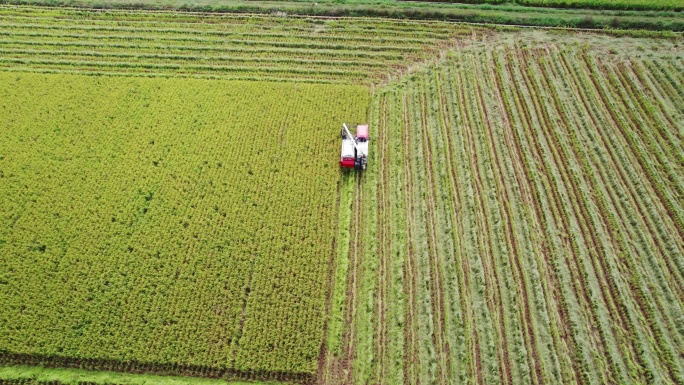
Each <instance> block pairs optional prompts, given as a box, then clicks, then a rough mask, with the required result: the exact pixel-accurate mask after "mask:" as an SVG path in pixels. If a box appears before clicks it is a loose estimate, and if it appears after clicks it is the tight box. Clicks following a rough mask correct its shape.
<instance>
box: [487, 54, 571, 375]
mask: <svg viewBox="0 0 684 385" xmlns="http://www.w3.org/2000/svg"><path fill="white" fill-rule="evenodd" d="M494 60H495V62H494V63H492V64H493V67H494V68H497V69H496V70H495V72H496V74H495V76H494V82H495V84H496V88H495V89H496V90H498V92H497V93H496V94H497V99H498V100H499V105H500V107H501V111H504V114H502V118H503V120H504V123H505V124H504V127H508V128H509V130H508V131H504V141H505V142H506V143H507V144H508V148H510V149H511V159H512V160H513V161H514V163H516V164H518V165H520V166H521V167H513V171H514V175H515V180H516V181H517V185H518V186H520V190H521V199H523V200H526V201H528V202H532V203H533V204H531V206H532V207H534V212H535V216H536V218H537V221H538V223H539V224H542V225H543V224H544V220H543V219H542V216H541V214H540V213H539V207H540V206H539V204H538V202H537V197H536V195H534V194H533V192H532V191H531V190H530V186H529V185H528V184H527V180H528V179H527V175H526V174H527V167H526V165H525V163H524V161H523V159H524V158H523V155H522V154H521V152H520V147H519V144H518V143H517V137H516V135H515V134H514V133H513V132H512V131H511V130H510V129H511V128H512V127H513V126H512V125H513V123H512V116H511V114H512V113H511V111H510V107H509V104H508V102H507V101H506V100H507V99H506V98H505V95H504V94H503V93H504V92H505V91H504V88H503V79H502V78H500V76H501V75H500V73H499V70H498V67H497V66H498V63H497V62H496V59H494ZM520 170H523V173H524V174H525V175H524V176H522V175H520V174H521V171H520ZM525 187H526V188H525ZM525 195H527V196H528V197H527V199H525V198H524V196H525ZM506 202H507V201H506ZM509 210H510V206H509ZM509 223H510V222H509ZM509 238H510V239H511V240H512V243H511V245H512V246H513V250H516V246H515V243H514V242H513V240H514V232H513V229H512V228H509ZM542 248H543V251H542V254H543V255H549V254H550V251H549V250H548V246H547V244H546V243H543V244H542ZM514 256H515V257H514V258H513V260H514V262H515V263H514V265H515V270H516V272H517V274H516V278H517V280H518V282H519V287H520V289H521V294H522V296H521V299H520V304H521V305H522V308H523V312H522V314H521V315H520V321H521V324H522V326H523V335H524V336H525V338H524V341H525V344H526V345H527V350H528V351H529V352H530V355H529V356H528V357H530V358H528V360H529V359H532V361H531V362H529V361H528V362H529V367H530V368H533V369H534V367H535V364H534V362H535V358H534V356H533V353H534V349H535V347H534V344H533V343H531V342H530V340H532V341H534V336H533V335H532V330H533V329H532V312H531V310H530V304H529V298H530V294H529V293H528V288H527V282H526V279H525V276H524V273H523V272H524V269H523V267H522V263H521V260H520V254H518V253H517V252H516V253H515V254H514ZM550 272H551V273H552V272H553V271H552V270H550ZM552 281H553V282H554V285H553V286H554V287H557V286H558V284H557V283H555V282H557V278H556V277H555V274H552ZM556 291H558V290H556ZM547 292H551V290H545V293H547ZM547 301H548V299H547ZM560 303H561V304H562V303H563V302H562V301H561V302H560ZM563 309H564V308H561V310H562V311H561V319H563V320H567V317H563V314H564V313H567V310H565V311H563ZM564 325H565V329H564V330H567V328H568V325H567V322H564ZM568 333H569V332H567V331H566V332H565V333H564V334H568ZM535 375H536V376H532V378H531V379H532V381H535V380H536V381H537V382H536V383H538V384H540V383H541V382H540V381H541V378H540V376H539V372H537V371H535Z"/></svg>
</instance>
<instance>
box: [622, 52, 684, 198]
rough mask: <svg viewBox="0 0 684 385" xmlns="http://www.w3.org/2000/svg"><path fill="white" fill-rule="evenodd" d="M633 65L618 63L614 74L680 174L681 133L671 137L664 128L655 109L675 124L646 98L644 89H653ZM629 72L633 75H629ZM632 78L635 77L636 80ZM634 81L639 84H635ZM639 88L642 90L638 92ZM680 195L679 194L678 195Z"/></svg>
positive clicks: (683, 157) (682, 155)
mask: <svg viewBox="0 0 684 385" xmlns="http://www.w3.org/2000/svg"><path fill="white" fill-rule="evenodd" d="M633 66H634V64H633V63H632V62H630V63H629V64H627V63H618V64H617V66H616V69H617V71H615V74H616V75H617V76H618V78H619V80H620V82H621V83H622V85H623V88H624V89H625V90H627V91H628V93H629V94H630V95H629V96H631V99H632V100H636V103H635V105H636V106H638V109H639V111H640V113H641V116H644V117H645V118H646V119H647V120H648V121H649V123H650V125H651V127H655V128H656V129H655V131H656V132H657V133H658V135H659V136H658V137H657V138H656V139H658V138H659V139H660V140H657V143H659V144H662V146H663V148H662V151H663V152H664V153H665V156H670V157H674V158H675V159H676V162H675V166H676V167H678V168H679V172H678V174H679V175H681V171H682V170H681V168H682V167H683V166H684V151H682V148H681V147H680V146H678V144H679V143H681V141H682V138H681V135H678V136H679V137H678V138H674V137H672V136H671V135H670V133H669V132H668V131H667V130H666V127H664V125H663V123H664V122H663V119H662V118H660V117H658V112H657V111H660V114H661V115H662V116H663V117H664V118H665V119H664V120H665V121H667V123H669V124H671V125H672V126H673V127H676V126H677V125H676V124H674V122H673V121H672V118H671V117H670V116H669V115H668V114H667V113H665V111H663V109H662V104H661V103H657V104H656V106H653V105H652V103H651V102H650V101H648V100H647V99H646V98H647V96H646V91H648V92H649V93H651V94H653V90H652V89H651V88H650V86H649V85H648V84H646V83H644V81H643V80H642V79H641V77H640V76H639V75H638V74H637V73H636V71H634V68H633ZM630 73H631V74H632V75H633V77H632V76H630ZM634 78H636V80H635V79H634ZM636 82H638V83H639V84H636ZM639 90H641V91H642V92H639ZM656 109H657V111H656ZM674 134H675V135H676V134H677V131H676V130H675V131H674ZM681 196H682V195H681V194H680V197H681ZM681 199H684V197H682V198H680V200H681Z"/></svg>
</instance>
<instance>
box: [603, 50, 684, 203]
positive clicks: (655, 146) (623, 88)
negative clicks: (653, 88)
mask: <svg viewBox="0 0 684 385" xmlns="http://www.w3.org/2000/svg"><path fill="white" fill-rule="evenodd" d="M597 65H598V67H599V70H601V72H602V73H603V74H604V75H605V74H607V71H608V70H607V69H606V66H605V64H604V63H603V62H602V61H601V59H598V60H597ZM618 68H619V67H618ZM611 73H612V74H613V76H609V77H608V78H609V82H610V84H611V85H612V88H613V89H614V90H619V91H618V92H617V94H618V96H619V100H620V101H622V103H623V104H624V105H627V106H629V108H627V116H629V120H630V122H631V123H632V124H631V127H633V128H634V129H633V130H632V131H633V132H634V135H635V136H636V137H637V138H639V140H640V141H641V142H643V146H644V147H645V148H646V151H647V155H648V154H653V155H652V156H653V157H655V158H656V160H657V162H656V164H657V165H659V166H660V167H659V169H660V174H665V177H664V178H663V177H661V178H662V179H664V181H665V183H667V184H668V185H669V187H670V189H672V190H674V196H675V204H676V205H677V206H679V205H680V203H681V200H682V199H677V198H676V197H677V196H679V197H684V187H683V186H682V183H681V180H680V178H679V177H678V175H677V174H676V171H675V170H673V169H672V166H671V165H670V162H668V160H669V159H668V157H667V153H669V152H670V151H668V150H667V148H664V147H663V146H661V145H660V143H661V142H664V143H667V142H668V141H669V140H670V139H669V138H666V139H665V140H661V141H655V140H654V138H653V137H652V135H651V131H653V130H652V129H653V128H654V127H653V126H654V125H656V124H654V122H653V121H651V122H649V123H651V124H648V126H649V127H647V128H648V129H644V126H645V124H644V123H646V122H644V121H643V120H640V119H639V117H638V116H636V111H638V112H641V114H640V116H643V117H645V118H648V114H646V113H644V108H643V106H642V105H641V104H640V103H639V100H636V101H635V100H634V99H635V96H634V95H631V94H630V91H633V90H632V89H631V87H630V86H629V84H626V81H625V80H624V79H623V77H622V74H621V72H620V71H612V72H611ZM655 131H656V132H659V133H660V131H661V130H660V129H659V128H655ZM680 155H681V154H680ZM679 208H680V209H681V207H679Z"/></svg>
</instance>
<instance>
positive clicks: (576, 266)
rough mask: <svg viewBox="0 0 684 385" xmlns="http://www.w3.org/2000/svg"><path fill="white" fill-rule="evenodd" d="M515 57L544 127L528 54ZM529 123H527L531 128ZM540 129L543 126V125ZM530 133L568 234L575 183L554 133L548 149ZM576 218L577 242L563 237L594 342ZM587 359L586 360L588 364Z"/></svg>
mask: <svg viewBox="0 0 684 385" xmlns="http://www.w3.org/2000/svg"><path fill="white" fill-rule="evenodd" d="M518 59H520V60H521V63H522V64H524V67H525V68H526V69H527V70H526V71H522V70H521V71H520V76H521V79H522V81H523V83H524V84H525V88H526V89H527V90H528V91H529V95H530V99H531V101H532V104H533V108H534V112H535V115H536V116H537V119H538V120H539V123H540V127H546V126H548V125H549V124H551V119H550V117H549V116H548V111H547V110H546V109H545V108H544V106H543V104H542V101H541V98H540V96H539V95H538V92H539V90H538V89H537V87H536V85H535V84H534V82H533V80H532V76H533V75H531V74H530V73H529V71H530V67H529V66H528V65H526V64H528V62H527V57H526V53H519V54H518ZM531 127H532V126H530V129H531ZM542 129H543V128H542ZM528 133H529V134H530V135H532V139H533V140H534V142H533V143H534V146H532V147H533V148H534V149H535V150H536V151H537V153H538V156H539V157H540V158H544V157H543V155H542V152H547V157H550V162H547V161H544V166H545V174H546V175H547V177H549V178H550V181H549V183H550V187H551V188H550V190H551V196H552V200H553V202H554V206H555V209H556V210H557V212H558V215H559V217H560V226H561V227H560V228H561V229H563V232H564V233H565V234H567V233H568V232H571V229H572V219H573V217H574V215H573V213H574V212H575V210H574V208H575V207H574V205H575V203H576V200H577V198H576V192H575V190H574V185H573V184H572V183H571V182H569V179H568V178H569V177H568V175H567V170H566V168H564V167H560V166H559V165H562V164H564V163H562V161H560V160H559V155H558V148H557V147H558V143H556V141H555V140H554V138H553V136H552V135H551V136H546V135H544V136H543V137H544V139H545V142H546V146H547V147H548V150H546V151H545V150H544V149H543V148H544V146H543V144H542V142H541V141H540V140H539V138H538V136H537V135H535V134H533V133H531V132H528ZM552 165H554V166H555V168H556V169H557V171H558V173H557V175H554V173H553V168H552V167H551V166H552ZM561 187H562V188H563V189H564V190H565V194H566V195H567V196H566V197H562V196H561V194H560V192H559V191H560V188H561ZM562 202H566V203H567V204H568V205H569V206H570V207H568V206H565V205H562V204H561V203H562ZM575 221H576V222H577V225H578V227H580V229H579V231H578V235H579V237H581V239H580V240H579V242H578V241H577V240H576V239H575V238H574V237H568V236H567V235H565V236H564V237H563V238H564V241H565V242H564V243H565V244H566V245H567V246H568V247H569V250H568V251H569V254H570V256H569V258H568V265H569V266H572V268H571V272H573V273H574V280H575V281H577V284H575V285H574V290H575V293H577V294H578V295H580V296H581V297H582V299H583V301H584V302H583V303H582V304H580V306H581V307H582V308H584V310H585V312H586V313H587V314H588V316H589V322H590V325H591V327H590V328H589V330H588V332H589V333H590V334H589V335H591V336H592V342H596V341H597V340H599V341H600V340H601V335H600V333H601V331H600V329H597V327H596V325H597V323H598V316H597V314H596V311H597V310H596V309H595V304H594V303H593V302H592V301H591V293H590V292H589V288H590V285H589V283H588V279H589V278H590V276H589V273H588V271H587V269H586V267H585V266H584V264H583V263H582V260H583V258H582V254H584V253H583V252H582V250H581V249H580V246H581V245H589V244H590V243H589V242H588V239H587V235H586V234H585V233H584V232H583V231H582V230H581V224H580V221H579V219H577V218H575ZM586 251H587V253H590V252H591V251H590V250H586ZM594 345H595V348H597V349H600V350H602V349H603V344H602V343H601V344H596V343H594ZM601 357H605V352H604V351H602V352H601ZM587 364H588V363H585V365H587Z"/></svg>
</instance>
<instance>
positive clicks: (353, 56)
mask: <svg viewBox="0 0 684 385" xmlns="http://www.w3.org/2000/svg"><path fill="white" fill-rule="evenodd" d="M473 29H474V28H473V27H469V26H463V25H455V24H448V23H421V22H411V21H396V20H376V19H368V18H359V19H351V18H349V19H332V18H306V17H276V16H268V15H249V14H247V15H242V14H202V13H183V12H146V11H125V10H107V11H95V10H90V11H83V10H78V9H59V8H42V7H16V6H2V5H0V69H4V70H8V71H20V72H47V73H83V74H108V75H119V76H148V77H204V78H224V79H226V78H227V79H240V80H280V81H283V80H288V81H292V80H297V81H298V82H316V83H347V84H349V83H354V84H367V85H369V84H371V83H377V82H379V81H382V80H386V79H388V78H389V77H391V76H392V75H396V74H397V73H401V72H402V71H404V70H405V69H406V68H407V67H409V66H411V65H413V64H415V63H417V62H422V61H425V60H427V59H429V58H432V57H434V56H435V54H436V53H437V52H438V51H439V50H440V49H443V48H444V47H448V46H451V45H453V44H454V43H455V42H458V39H457V38H458V37H460V36H463V35H468V34H469V33H470V32H471V30H473Z"/></svg>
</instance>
